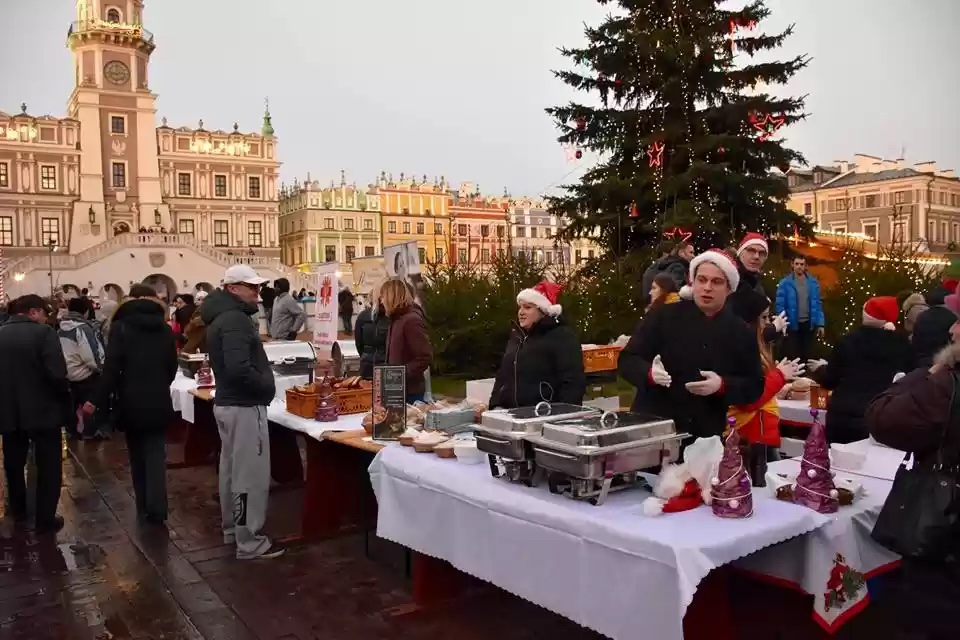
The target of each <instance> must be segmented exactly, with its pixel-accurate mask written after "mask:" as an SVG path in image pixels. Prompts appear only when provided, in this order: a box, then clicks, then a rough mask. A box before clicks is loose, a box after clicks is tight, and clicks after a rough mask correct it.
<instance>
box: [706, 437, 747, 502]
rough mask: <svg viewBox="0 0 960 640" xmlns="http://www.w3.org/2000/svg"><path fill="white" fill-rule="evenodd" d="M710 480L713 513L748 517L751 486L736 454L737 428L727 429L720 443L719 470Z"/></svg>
mask: <svg viewBox="0 0 960 640" xmlns="http://www.w3.org/2000/svg"><path fill="white" fill-rule="evenodd" d="M710 483H711V484H712V485H713V486H712V487H711V488H710V495H711V496H712V497H713V504H711V505H710V506H711V507H712V508H713V515H715V516H720V517H721V518H749V517H750V516H752V515H753V487H752V486H751V484H750V476H749V475H747V470H746V469H745V468H744V466H743V456H741V455H740V432H739V431H737V430H736V429H732V430H731V431H730V435H729V436H728V437H727V441H726V442H725V443H724V444H723V458H721V459H720V471H719V472H718V474H717V477H716V478H713V479H712V480H711V481H710Z"/></svg>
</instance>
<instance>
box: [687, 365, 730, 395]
mask: <svg viewBox="0 0 960 640" xmlns="http://www.w3.org/2000/svg"><path fill="white" fill-rule="evenodd" d="M700 375H702V376H703V380H696V381H694V382H688V383H687V384H685V385H684V386H685V387H686V388H687V391H689V392H690V393H692V394H693V395H695V396H712V395H713V394H715V393H716V392H717V391H720V387H722V386H723V380H721V379H720V376H718V375H717V374H715V373H714V372H713V371H701V372H700Z"/></svg>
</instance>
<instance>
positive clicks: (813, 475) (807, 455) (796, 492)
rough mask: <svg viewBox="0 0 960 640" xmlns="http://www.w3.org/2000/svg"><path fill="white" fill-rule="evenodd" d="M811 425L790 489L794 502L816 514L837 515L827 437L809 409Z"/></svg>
mask: <svg viewBox="0 0 960 640" xmlns="http://www.w3.org/2000/svg"><path fill="white" fill-rule="evenodd" d="M810 414H811V415H812V416H813V426H812V427H810V434H809V435H808V436H807V441H806V442H805V443H804V444H803V459H802V460H801V461H800V475H798V476H797V484H796V486H795V487H794V489H793V501H794V502H796V503H797V504H802V505H803V506H805V507H808V508H810V509H813V510H814V511H816V512H817V513H836V512H837V510H838V509H839V508H840V501H839V499H838V497H839V494H838V493H837V487H836V485H834V483H833V474H832V473H831V472H830V450H829V449H828V448H827V434H826V430H825V429H824V427H823V423H821V422H820V419H819V412H818V411H817V410H816V409H811V411H810Z"/></svg>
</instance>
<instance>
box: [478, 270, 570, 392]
mask: <svg viewBox="0 0 960 640" xmlns="http://www.w3.org/2000/svg"><path fill="white" fill-rule="evenodd" d="M560 291H561V289H560V285H558V284H556V283H554V282H549V281H546V280H544V281H543V282H541V283H540V284H538V285H536V286H535V287H533V288H530V289H524V290H523V291H521V292H520V293H519V294H518V295H517V321H516V322H515V323H514V326H513V331H512V332H511V334H510V340H509V341H508V342H507V349H506V352H505V353H504V354H503V360H502V361H501V362H500V368H499V370H498V371H497V378H496V381H495V382H494V384H493V393H491V394H490V403H489V406H490V408H491V409H493V408H496V407H501V408H505V409H512V408H514V407H532V406H534V405H536V404H538V403H539V402H542V401H544V400H546V401H547V402H563V403H568V404H582V403H583V394H584V393H585V392H586V390H587V376H586V374H585V373H584V370H583V349H582V347H581V346H580V338H579V337H578V336H577V333H576V332H575V331H574V330H573V328H572V327H570V325H568V324H567V323H565V322H563V321H562V320H561V317H560V314H561V312H562V311H563V307H561V306H560V305H559V304H557V298H559V297H560Z"/></svg>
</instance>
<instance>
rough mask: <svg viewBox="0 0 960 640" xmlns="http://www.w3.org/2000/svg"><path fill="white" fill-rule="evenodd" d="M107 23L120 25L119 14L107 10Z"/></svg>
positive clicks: (112, 10) (113, 10)
mask: <svg viewBox="0 0 960 640" xmlns="http://www.w3.org/2000/svg"><path fill="white" fill-rule="evenodd" d="M107 22H112V23H114V24H119V23H120V12H119V11H118V10H117V9H107Z"/></svg>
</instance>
